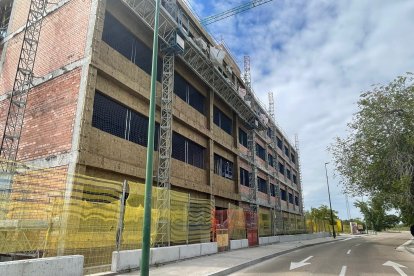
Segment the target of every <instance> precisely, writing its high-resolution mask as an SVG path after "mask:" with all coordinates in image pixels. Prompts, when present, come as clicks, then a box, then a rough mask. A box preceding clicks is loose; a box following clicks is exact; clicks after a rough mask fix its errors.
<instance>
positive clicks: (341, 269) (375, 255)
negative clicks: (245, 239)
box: [232, 233, 414, 276]
mask: <svg viewBox="0 0 414 276" xmlns="http://www.w3.org/2000/svg"><path fill="white" fill-rule="evenodd" d="M410 238H411V235H409V234H408V233H383V234H378V235H373V236H360V237H355V238H350V239H346V240H342V241H337V242H333V243H328V244H322V245H316V246H312V247H307V248H303V249H299V250H296V251H294V252H291V253H288V254H285V255H282V256H279V257H276V258H273V259H270V260H268V261H265V262H263V263H260V264H257V265H255V266H251V267H249V268H246V269H244V270H240V271H239V272H237V273H234V274H232V275H340V276H346V275H376V276H377V275H402V276H405V275H407V276H411V275H413V276H414V254H411V253H408V252H406V251H397V250H396V248H397V247H398V246H400V245H402V244H403V243H405V242H406V241H407V240H409V239H410ZM292 262H293V264H292ZM387 262H388V264H389V265H391V266H385V265H383V264H384V263H387ZM390 262H394V263H395V264H394V263H390ZM295 263H296V264H295ZM392 265H394V266H395V268H394V267H393V266H392ZM398 265H401V266H398ZM402 266H404V267H402Z"/></svg>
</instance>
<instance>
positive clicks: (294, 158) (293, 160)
mask: <svg viewBox="0 0 414 276" xmlns="http://www.w3.org/2000/svg"><path fill="white" fill-rule="evenodd" d="M290 160H292V162H293V164H296V157H295V155H294V154H293V153H291V154H290Z"/></svg>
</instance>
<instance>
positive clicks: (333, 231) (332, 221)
mask: <svg viewBox="0 0 414 276" xmlns="http://www.w3.org/2000/svg"><path fill="white" fill-rule="evenodd" d="M327 164H329V162H326V163H325V173H326V185H327V186H328V196H329V208H330V209H331V225H332V235H333V237H334V239H335V238H336V233H335V227H334V219H333V211H332V203H331V192H330V191H329V181H328V169H327V168H326V165H327Z"/></svg>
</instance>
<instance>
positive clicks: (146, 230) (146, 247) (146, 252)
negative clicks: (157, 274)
mask: <svg viewBox="0 0 414 276" xmlns="http://www.w3.org/2000/svg"><path fill="white" fill-rule="evenodd" d="M159 13H160V0H156V2H155V22H154V38H153V46H152V68H151V94H150V109H149V122H148V145H147V166H146V171H145V199H144V225H143V230H142V255H141V276H148V275H149V256H150V238H151V201H152V198H151V197H152V173H153V155H154V132H155V94H156V84H157V60H158V18H159Z"/></svg>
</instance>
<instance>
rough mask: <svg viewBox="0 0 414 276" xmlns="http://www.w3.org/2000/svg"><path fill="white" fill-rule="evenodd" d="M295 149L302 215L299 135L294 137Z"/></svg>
mask: <svg viewBox="0 0 414 276" xmlns="http://www.w3.org/2000/svg"><path fill="white" fill-rule="evenodd" d="M295 149H296V155H297V157H296V162H297V165H298V189H299V192H300V195H301V199H300V207H299V208H300V212H301V213H302V215H303V208H304V206H303V191H302V173H301V170H300V169H301V165H300V150H299V135H298V134H296V135H295Z"/></svg>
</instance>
